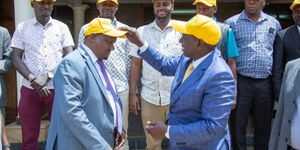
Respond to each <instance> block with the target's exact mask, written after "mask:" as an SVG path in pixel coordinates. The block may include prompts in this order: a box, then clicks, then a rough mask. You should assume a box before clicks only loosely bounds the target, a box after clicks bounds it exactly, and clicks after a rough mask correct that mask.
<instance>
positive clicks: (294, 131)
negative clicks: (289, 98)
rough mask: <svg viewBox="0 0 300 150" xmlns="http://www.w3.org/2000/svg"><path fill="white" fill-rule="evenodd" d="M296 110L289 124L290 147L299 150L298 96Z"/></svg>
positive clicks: (299, 106) (299, 119)
mask: <svg viewBox="0 0 300 150" xmlns="http://www.w3.org/2000/svg"><path fill="white" fill-rule="evenodd" d="M296 103H297V104H296V105H297V110H296V114H295V115H294V118H293V120H292V124H291V146H292V147H293V148H294V149H297V150H300V95H298V97H297V100H296Z"/></svg>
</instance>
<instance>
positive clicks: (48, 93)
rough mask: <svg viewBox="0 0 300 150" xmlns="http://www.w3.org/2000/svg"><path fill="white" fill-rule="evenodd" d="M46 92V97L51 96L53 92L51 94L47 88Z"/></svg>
mask: <svg viewBox="0 0 300 150" xmlns="http://www.w3.org/2000/svg"><path fill="white" fill-rule="evenodd" d="M45 91H46V96H47V97H48V96H50V95H51V92H50V90H49V89H48V88H45Z"/></svg>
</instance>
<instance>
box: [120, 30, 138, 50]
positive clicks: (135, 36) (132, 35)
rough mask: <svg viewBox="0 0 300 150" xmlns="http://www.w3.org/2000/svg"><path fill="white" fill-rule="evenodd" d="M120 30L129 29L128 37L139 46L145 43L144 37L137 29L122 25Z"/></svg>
mask: <svg viewBox="0 0 300 150" xmlns="http://www.w3.org/2000/svg"><path fill="white" fill-rule="evenodd" d="M119 29H120V30H123V31H127V34H126V37H127V39H128V40H129V41H130V42H131V43H133V44H135V45H136V46H138V47H142V46H143V45H144V42H143V41H142V38H141V37H140V35H139V34H138V32H137V30H136V29H135V28H132V27H121V28H119Z"/></svg>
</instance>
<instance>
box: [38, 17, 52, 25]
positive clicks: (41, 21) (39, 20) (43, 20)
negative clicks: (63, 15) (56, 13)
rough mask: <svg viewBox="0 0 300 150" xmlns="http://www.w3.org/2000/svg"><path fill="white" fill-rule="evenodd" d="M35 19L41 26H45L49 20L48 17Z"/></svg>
mask: <svg viewBox="0 0 300 150" xmlns="http://www.w3.org/2000/svg"><path fill="white" fill-rule="evenodd" d="M36 20H37V21H38V22H39V23H40V24H41V25H43V26H45V25H46V24H47V23H48V22H49V20H50V17H37V18H36Z"/></svg>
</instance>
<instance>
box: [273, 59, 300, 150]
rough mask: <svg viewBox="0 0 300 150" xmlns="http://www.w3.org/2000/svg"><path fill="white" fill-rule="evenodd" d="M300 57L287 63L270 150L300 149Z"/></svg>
mask: <svg viewBox="0 0 300 150" xmlns="http://www.w3.org/2000/svg"><path fill="white" fill-rule="evenodd" d="M299 89H300V58H299V59H296V60H293V61H290V62H288V63H287V65H286V68H285V72H284V75H283V80H282V86H281V91H280V96H279V103H278V109H277V113H276V117H275V121H274V124H273V127H272V131H271V139H270V143H269V150H294V149H295V150H299V149H300V128H299V126H300V110H299V109H300V90H299Z"/></svg>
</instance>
